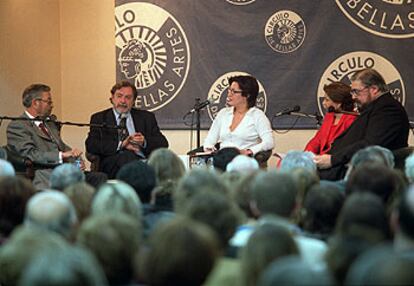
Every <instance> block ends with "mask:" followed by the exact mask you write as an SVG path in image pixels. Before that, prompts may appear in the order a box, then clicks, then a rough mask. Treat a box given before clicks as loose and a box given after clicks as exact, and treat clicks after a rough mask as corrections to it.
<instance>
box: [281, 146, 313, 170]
mask: <svg viewBox="0 0 414 286" xmlns="http://www.w3.org/2000/svg"><path fill="white" fill-rule="evenodd" d="M313 157H314V155H313V153H312V152H307V151H289V152H288V153H287V154H286V156H285V157H284V158H283V160H282V164H281V165H280V170H281V171H290V170H293V169H296V168H304V169H307V170H311V171H316V164H315V162H314V161H313Z"/></svg>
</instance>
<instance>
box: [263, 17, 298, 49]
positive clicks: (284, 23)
mask: <svg viewBox="0 0 414 286" xmlns="http://www.w3.org/2000/svg"><path fill="white" fill-rule="evenodd" d="M305 35H306V28H305V23H304V22H303V20H302V18H301V17H300V16H299V15H298V14H296V13H295V12H292V11H288V10H283V11H278V12H276V13H275V14H273V15H272V16H271V17H270V18H269V19H268V20H267V23H266V26H265V39H266V42H267V44H268V45H269V46H270V47H271V48H272V49H273V50H274V51H276V52H279V53H291V52H293V51H295V50H297V49H298V48H299V47H300V46H301V45H302V44H303V41H304V40H305Z"/></svg>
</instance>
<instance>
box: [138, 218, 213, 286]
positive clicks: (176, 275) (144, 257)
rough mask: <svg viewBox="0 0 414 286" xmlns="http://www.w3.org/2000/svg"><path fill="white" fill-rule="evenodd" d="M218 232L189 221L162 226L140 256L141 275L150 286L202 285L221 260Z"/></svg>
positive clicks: (179, 219)
mask: <svg viewBox="0 0 414 286" xmlns="http://www.w3.org/2000/svg"><path fill="white" fill-rule="evenodd" d="M218 254H219V250H218V242H217V239H216V236H215V234H214V232H213V231H212V230H211V229H210V228H209V227H207V226H205V225H204V224H201V223H198V222H195V221H192V220H190V219H188V218H176V219H174V220H172V221H170V222H167V223H165V224H161V225H159V227H157V228H156V230H155V231H154V232H153V233H152V234H151V236H150V239H149V245H148V248H146V249H144V250H143V251H142V252H140V259H139V263H138V273H139V276H140V278H141V279H142V280H143V281H144V283H145V284H147V285H188V286H191V285H202V284H203V282H204V281H205V280H206V277H207V275H208V274H209V273H210V271H211V270H212V269H213V266H214V263H215V261H216V258H217V257H218Z"/></svg>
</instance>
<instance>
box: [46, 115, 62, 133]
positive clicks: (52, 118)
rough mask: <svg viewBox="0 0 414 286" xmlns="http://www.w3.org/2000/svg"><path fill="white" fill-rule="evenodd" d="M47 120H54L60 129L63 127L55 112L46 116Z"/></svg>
mask: <svg viewBox="0 0 414 286" xmlns="http://www.w3.org/2000/svg"><path fill="white" fill-rule="evenodd" d="M46 121H51V122H53V123H54V124H55V125H56V127H57V129H58V130H59V131H60V129H62V124H60V122H59V121H58V120H57V117H56V115H54V114H51V115H49V116H48V117H46Z"/></svg>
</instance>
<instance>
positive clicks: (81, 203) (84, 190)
mask: <svg viewBox="0 0 414 286" xmlns="http://www.w3.org/2000/svg"><path fill="white" fill-rule="evenodd" d="M63 192H64V193H65V194H66V195H67V196H68V198H69V199H70V200H71V202H72V204H73V206H74V207H75V209H76V214H77V216H78V220H79V224H81V222H82V221H83V220H84V219H85V218H87V217H88V216H89V215H90V213H91V205H92V200H93V196H94V195H95V189H94V188H93V187H91V186H90V185H89V184H87V183H85V182H81V183H76V184H73V185H70V186H69V187H67V188H65V189H64V191H63Z"/></svg>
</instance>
